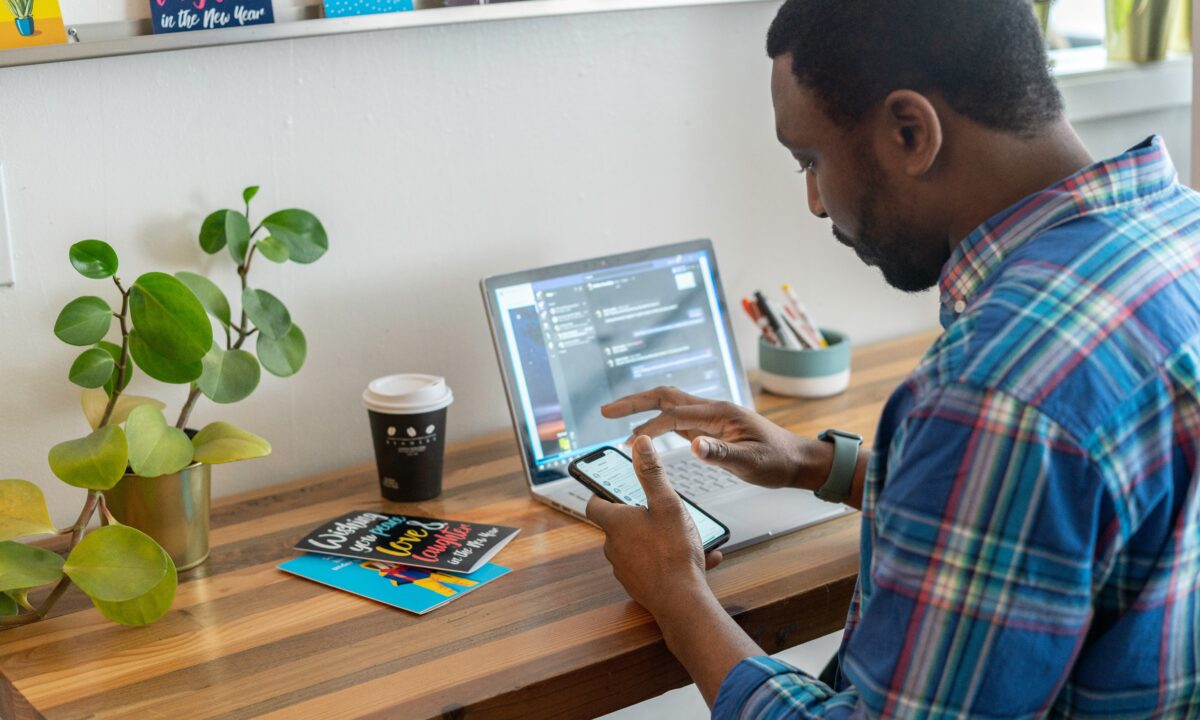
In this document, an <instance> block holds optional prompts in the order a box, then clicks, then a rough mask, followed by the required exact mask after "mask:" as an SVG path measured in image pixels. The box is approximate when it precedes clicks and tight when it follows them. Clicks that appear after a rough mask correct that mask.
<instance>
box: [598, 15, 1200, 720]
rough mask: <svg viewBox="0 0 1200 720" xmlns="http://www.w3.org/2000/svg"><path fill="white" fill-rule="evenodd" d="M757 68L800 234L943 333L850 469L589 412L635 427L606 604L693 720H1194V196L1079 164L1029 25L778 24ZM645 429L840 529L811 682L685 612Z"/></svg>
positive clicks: (1199, 237) (705, 430)
mask: <svg viewBox="0 0 1200 720" xmlns="http://www.w3.org/2000/svg"><path fill="white" fill-rule="evenodd" d="M767 50H768V54H769V55H770V56H771V58H773V60H774V66H773V69H772V76H771V90H772V97H773V101H774V105H775V120H776V129H777V131H778V135H779V139H780V141H781V142H782V143H783V145H784V146H785V147H786V148H787V149H788V150H789V151H790V152H791V153H792V155H793V156H794V157H795V158H796V160H797V161H798V162H799V164H800V169H801V170H802V171H803V172H805V173H806V176H807V183H808V203H809V207H810V208H811V210H812V212H813V213H814V214H816V215H818V216H819V217H828V218H829V219H830V220H831V221H832V222H833V227H834V230H833V232H834V235H835V236H837V238H838V239H839V240H840V241H841V242H843V243H845V244H846V245H848V246H850V247H851V248H853V249H854V251H855V252H856V253H857V254H858V256H859V257H860V258H861V259H862V260H863V262H865V263H867V264H869V265H873V266H876V267H878V268H879V269H880V270H881V271H882V274H883V277H884V278H885V280H886V281H887V282H888V283H890V284H891V285H893V286H895V287H896V288H899V289H901V290H904V291H918V290H923V289H926V288H928V287H931V286H933V285H934V284H935V283H936V284H937V286H938V287H939V289H940V291H941V307H940V319H941V323H942V325H943V327H944V333H943V334H942V336H941V337H940V338H939V339H938V340H937V341H936V342H935V343H934V345H933V347H932V348H930V350H929V351H928V353H927V355H926V356H925V358H924V359H923V360H922V362H921V363H920V364H919V366H918V368H917V369H916V370H915V371H914V372H913V374H912V375H911V376H910V377H909V378H908V380H907V381H906V382H905V383H904V384H903V385H902V386H901V387H900V388H898V389H897V390H896V391H895V393H894V394H893V396H892V397H891V399H890V400H889V401H888V403H887V405H886V408H885V409H884V412H883V416H882V418H881V420H880V423H879V426H878V431H877V434H876V442H875V446H874V448H873V449H872V450H871V451H870V452H868V451H867V450H865V449H862V450H857V449H856V447H855V443H854V441H853V439H852V438H850V437H849V436H848V435H846V434H840V435H839V434H833V435H830V434H825V435H824V436H823V437H824V438H825V440H813V439H804V438H799V437H796V436H794V435H792V434H790V433H788V432H787V431H785V430H783V429H781V428H779V427H777V426H775V425H773V424H772V423H770V422H769V421H767V420H765V419H763V418H761V417H759V416H757V415H754V414H752V413H749V412H747V411H745V410H742V409H740V408H738V407H736V406H733V405H730V404H728V403H712V402H707V401H705V400H702V399H700V398H696V397H691V396H688V395H685V394H683V393H681V392H679V391H677V390H674V389H664V388H660V389H658V390H652V391H649V392H646V393H641V394H638V395H634V396H631V397H628V398H624V399H621V400H618V401H616V402H614V403H612V404H611V405H608V406H606V407H605V408H604V409H603V412H604V414H605V415H606V416H608V417H612V418H617V417H625V416H628V415H632V414H634V413H639V412H646V411H655V410H657V411H659V414H657V415H655V416H653V417H652V418H651V419H649V420H648V421H647V422H645V423H644V424H643V425H641V426H640V427H638V428H637V429H636V430H635V432H634V435H635V436H637V439H636V440H635V441H634V451H635V465H636V467H637V469H638V473H639V477H640V478H641V481H642V483H643V485H644V486H645V488H646V492H647V496H648V498H649V502H648V505H649V508H648V510H647V509H642V508H634V507H626V506H617V505H612V504H609V503H606V502H604V501H602V500H600V499H598V498H593V499H592V501H591V503H590V504H589V506H588V514H589V517H591V518H592V519H594V520H595V521H596V522H597V524H599V525H600V526H601V527H602V528H603V529H604V530H605V531H606V533H607V540H606V544H605V553H606V554H607V556H608V558H609V559H610V560H611V562H612V564H613V571H614V574H615V575H616V577H617V579H618V580H619V581H620V582H621V583H622V584H623V585H624V586H625V588H626V589H627V590H628V591H629V593H630V595H631V596H632V597H633V598H634V599H635V600H636V601H637V602H639V603H641V604H642V605H643V606H644V607H645V608H646V609H647V610H648V611H650V612H651V613H652V614H653V615H654V617H655V619H656V620H657V621H658V624H659V626H660V627H661V629H662V632H663V635H664V637H665V638H666V641H667V644H668V646H669V647H670V649H671V650H672V652H673V653H675V655H676V656H677V657H678V658H679V660H680V662H681V663H682V664H683V665H684V667H685V668H687V670H688V672H689V673H691V676H692V678H693V679H694V680H695V681H696V683H697V685H698V686H699V687H700V690H701V692H702V693H703V694H704V697H705V699H706V700H707V701H708V702H709V703H710V705H712V707H713V714H714V716H716V717H721V718H726V717H743V718H777V717H793V716H803V717H807V716H831V717H845V716H850V715H856V716H857V715H867V716H889V717H895V716H902V717H982V718H1024V717H1040V716H1045V715H1050V716H1071V717H1180V716H1196V715H1197V714H1200V680H1198V679H1197V678H1198V676H1200V637H1198V633H1200V480H1198V479H1197V476H1198V473H1197V462H1198V460H1197V459H1198V457H1200V201H1198V196H1197V195H1196V194H1195V193H1193V192H1191V191H1190V190H1188V189H1186V188H1184V187H1182V186H1180V185H1179V184H1178V183H1177V182H1176V173H1175V170H1174V168H1173V167H1172V165H1171V161H1170V158H1169V157H1168V155H1167V151H1166V148H1165V147H1164V145H1163V143H1162V141H1161V140H1159V139H1157V138H1151V139H1149V140H1147V141H1146V142H1144V143H1142V144H1141V145H1138V146H1137V147H1135V148H1133V149H1132V150H1130V151H1128V152H1126V153H1125V154H1123V155H1121V156H1119V157H1116V158H1113V159H1111V160H1108V161H1104V162H1099V163H1093V162H1092V160H1091V159H1090V158H1089V157H1088V154H1087V152H1086V151H1085V149H1084V148H1083V145H1082V144H1081V142H1080V141H1079V139H1078V138H1077V137H1076V135H1075V133H1074V131H1073V130H1072V128H1071V126H1070V124H1069V123H1068V122H1067V121H1066V119H1065V118H1064V116H1063V109H1062V101H1061V98H1060V96H1059V94H1058V92H1057V90H1056V88H1055V86H1054V83H1053V80H1052V78H1051V77H1050V74H1049V72H1048V70H1047V62H1046V57H1045V54H1044V51H1043V49H1042V42H1041V38H1040V36H1039V33H1038V29H1037V25H1036V23H1035V21H1034V18H1033V15H1032V13H1031V12H1030V9H1029V6H1028V3H1027V2H1026V1H1025V0H838V1H834V0H788V2H786V3H785V4H784V6H783V8H782V9H781V10H780V11H779V14H778V16H777V17H776V19H775V21H774V23H773V24H772V26H771V29H770V33H769V35H768V39H767ZM670 431H674V432H677V433H680V434H681V435H683V436H685V437H687V438H690V439H691V440H692V448H693V451H694V452H695V454H696V455H697V456H698V457H700V458H701V459H703V460H705V461H707V462H711V463H714V464H716V465H719V466H721V467H724V468H727V469H728V470H730V471H732V472H734V473H736V474H737V475H739V476H741V477H742V478H743V479H745V480H747V481H749V482H753V483H757V484H760V485H765V486H768V487H780V486H791V487H801V488H807V489H810V490H818V489H821V490H822V492H821V496H823V497H833V498H844V499H845V501H846V502H847V503H848V504H850V505H852V506H854V507H857V508H861V510H862V522H863V531H862V543H861V557H862V563H861V569H860V574H859V582H858V586H857V589H856V591H855V595H854V599H853V601H852V603H851V606H850V610H849V614H848V617H847V622H846V631H845V639H844V641H843V645H842V647H841V650H840V652H839V659H840V671H839V672H838V673H837V675H836V678H835V679H834V680H833V684H832V686H829V685H826V684H824V683H821V682H819V681H817V680H814V679H813V678H811V677H809V676H808V675H806V674H804V673H802V672H801V671H799V670H797V669H795V668H792V667H790V666H788V665H786V664H784V663H782V662H779V661H776V660H772V659H770V658H768V657H763V652H762V650H761V649H760V648H758V647H757V646H756V645H755V643H754V642H753V641H752V640H750V638H749V637H747V636H746V635H745V633H743V632H742V631H741V629H740V628H739V627H738V626H737V624H736V623H734V622H733V620H732V619H730V617H729V616H728V615H727V614H726V613H725V611H724V610H723V609H722V607H721V605H720V604H719V603H718V602H717V600H716V599H715V598H714V596H713V594H712V592H711V591H710V590H709V589H708V586H707V584H706V583H705V579H704V570H705V563H706V558H704V557H703V554H702V551H701V549H700V546H699V543H698V541H697V537H696V531H695V530H694V529H693V528H692V527H691V524H690V521H689V519H688V516H687V514H686V513H685V512H684V511H683V509H682V507H681V505H680V503H679V500H678V499H677V497H676V495H675V494H674V492H673V491H672V490H671V489H670V485H669V484H668V483H667V479H666V477H665V476H664V472H663V469H662V467H661V466H660V465H659V463H658V461H657V458H656V456H655V454H654V450H653V447H652V445H651V444H650V441H649V438H648V437H644V436H656V435H660V434H662V433H666V432H670ZM651 538H652V539H653V542H651V541H650V539H651ZM664 539H673V540H671V541H664ZM717 561H719V557H718V556H717V555H716V554H714V555H713V556H712V557H709V558H707V562H708V564H709V565H710V566H711V565H712V564H714V563H715V562H717ZM664 577H665V578H668V579H669V581H668V582H662V579H663V578H664Z"/></svg>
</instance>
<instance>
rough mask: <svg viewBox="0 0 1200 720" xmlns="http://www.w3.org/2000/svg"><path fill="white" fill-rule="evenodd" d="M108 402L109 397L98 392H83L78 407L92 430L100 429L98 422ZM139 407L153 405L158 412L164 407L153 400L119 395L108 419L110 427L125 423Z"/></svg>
mask: <svg viewBox="0 0 1200 720" xmlns="http://www.w3.org/2000/svg"><path fill="white" fill-rule="evenodd" d="M108 400H109V396H108V395H106V394H105V393H103V392H101V391H99V390H84V391H83V397H81V398H80V405H81V406H82V408H83V416H84V417H85V418H87V421H88V424H89V425H91V426H92V429H93V430H95V429H96V428H98V427H100V421H101V420H103V419H104V410H105V408H106V407H108ZM141 405H153V406H154V407H156V408H158V409H159V410H162V409H163V408H165V407H166V405H164V404H163V403H162V402H160V401H158V400H155V399H154V398H148V397H141V396H139V395H130V394H128V393H121V396H120V397H119V398H117V404H116V405H114V406H113V411H112V417H110V418H109V419H108V422H109V423H110V424H112V425H120V424H121V423H123V422H125V419H126V418H128V417H129V413H131V412H133V409H134V408H136V407H139V406H141Z"/></svg>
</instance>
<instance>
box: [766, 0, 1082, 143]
mask: <svg viewBox="0 0 1200 720" xmlns="http://www.w3.org/2000/svg"><path fill="white" fill-rule="evenodd" d="M784 53H791V55H792V71H793V72H794V73H795V74H796V77H797V79H799V80H800V82H801V83H803V84H804V85H806V86H808V87H809V88H810V89H812V90H813V91H815V92H816V94H817V95H818V96H819V97H820V98H822V100H823V101H824V102H825V105H826V108H825V109H826V111H827V112H828V113H829V114H830V115H831V116H832V117H833V118H834V119H835V120H838V121H840V122H843V123H847V124H850V125H853V124H855V123H857V122H858V121H860V120H862V119H863V117H865V116H866V114H867V113H868V112H870V111H871V110H873V109H874V108H876V107H878V105H879V104H880V103H881V102H883V100H884V99H885V98H886V97H887V96H888V94H889V93H891V92H892V91H894V90H913V91H916V92H920V93H923V94H928V93H937V94H940V95H941V96H942V97H943V98H944V99H945V100H946V102H947V103H949V104H950V107H952V108H954V110H955V111H956V112H958V113H959V114H961V115H964V116H965V117H967V118H970V119H971V120H973V121H975V122H977V123H979V124H981V125H984V126H986V127H989V128H992V129H995V130H1002V131H1007V132H1011V133H1015V134H1019V135H1023V136H1028V135H1032V134H1034V133H1036V132H1037V131H1038V130H1039V129H1041V128H1042V127H1044V126H1045V125H1047V124H1048V123H1050V122H1051V121H1053V120H1056V119H1058V118H1059V117H1061V115H1062V111H1063V103H1062V96H1061V95H1060V94H1059V92H1058V88H1057V87H1056V86H1055V84H1054V79H1053V78H1052V77H1051V75H1050V67H1049V63H1048V61H1047V57H1046V50H1045V45H1044V43H1043V40H1042V35H1041V32H1040V30H1039V29H1038V24H1037V20H1036V18H1034V15H1033V10H1032V8H1031V6H1030V3H1029V0H787V2H786V3H784V5H783V7H782V8H780V10H779V14H778V15H776V16H775V21H774V22H772V23H771V29H770V31H769V32H768V33H767V54H768V55H770V56H771V57H772V58H776V57H779V56H780V55H782V54H784Z"/></svg>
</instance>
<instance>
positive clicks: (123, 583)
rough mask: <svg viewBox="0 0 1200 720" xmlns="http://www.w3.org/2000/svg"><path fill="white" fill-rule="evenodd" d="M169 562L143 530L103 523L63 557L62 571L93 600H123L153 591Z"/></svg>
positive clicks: (161, 550)
mask: <svg viewBox="0 0 1200 720" xmlns="http://www.w3.org/2000/svg"><path fill="white" fill-rule="evenodd" d="M169 563H170V559H169V558H168V557H167V554H166V553H165V552H163V549H162V548H161V547H159V545H158V543H156V542H154V540H152V539H151V538H150V536H149V535H147V534H146V533H144V532H142V531H141V530H135V529H134V528H131V527H128V526H126V525H106V526H104V527H101V528H97V529H95V530H93V531H92V532H90V533H88V534H87V535H84V536H83V539H82V540H80V541H79V544H78V545H76V546H75V549H74V550H72V551H71V554H70V555H68V556H67V562H66V564H65V565H64V566H63V572H65V573H66V574H67V575H68V576H70V578H71V580H72V581H74V583H75V584H76V585H78V586H79V589H80V590H83V591H84V592H85V593H87V594H88V597H90V598H92V599H93V600H103V601H105V602H125V601H127V600H133V599H134V598H138V597H141V596H142V595H145V594H146V593H148V592H150V591H152V590H154V588H155V587H156V586H157V585H158V584H159V583H160V582H161V581H162V579H163V575H165V574H166V572H167V569H168V567H169Z"/></svg>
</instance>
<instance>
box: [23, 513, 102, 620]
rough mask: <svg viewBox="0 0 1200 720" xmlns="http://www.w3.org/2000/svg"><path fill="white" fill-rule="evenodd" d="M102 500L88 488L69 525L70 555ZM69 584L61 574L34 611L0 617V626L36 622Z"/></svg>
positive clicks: (68, 578)
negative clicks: (77, 511)
mask: <svg viewBox="0 0 1200 720" xmlns="http://www.w3.org/2000/svg"><path fill="white" fill-rule="evenodd" d="M101 502H103V497H102V496H101V495H100V491H99V490H88V497H87V502H85V503H84V504H83V510H81V511H80V512H79V519H78V520H76V521H75V524H74V525H72V526H71V544H70V545H68V546H67V554H68V555H70V554H71V551H72V550H74V549H75V546H76V545H78V544H79V541H80V540H82V539H83V533H84V532H85V531H86V530H87V526H88V523H89V522H91V520H92V515H94V514H95V513H96V507H97V506H98V505H99V504H100V503H101ZM70 585H71V578H70V577H68V576H67V575H63V576H62V579H61V580H59V581H58V584H57V585H55V586H54V589H53V590H51V591H50V594H49V595H47V596H46V599H45V600H43V601H42V605H41V607H39V608H38V609H37V610H36V611H35V612H31V613H21V614H20V615H11V616H8V617H0V628H6V627H16V626H18V625H28V624H29V623H32V622H37V621H38V620H42V619H44V618H45V617H46V614H47V613H49V612H50V608H52V607H54V603H56V602H58V599H59V598H60V597H62V594H63V593H65V592H66V591H67V588H68V587H70Z"/></svg>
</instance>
